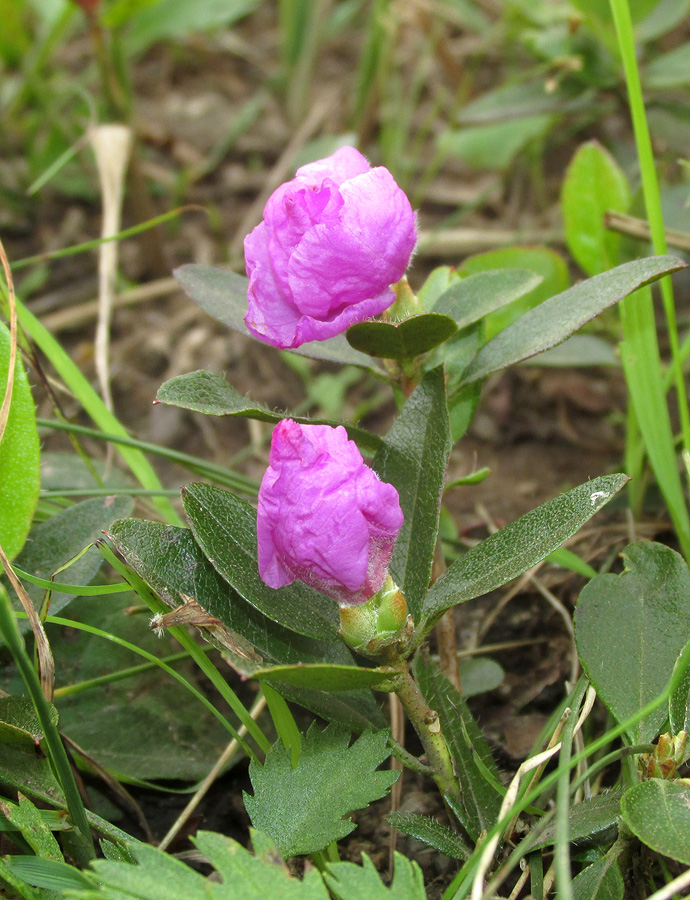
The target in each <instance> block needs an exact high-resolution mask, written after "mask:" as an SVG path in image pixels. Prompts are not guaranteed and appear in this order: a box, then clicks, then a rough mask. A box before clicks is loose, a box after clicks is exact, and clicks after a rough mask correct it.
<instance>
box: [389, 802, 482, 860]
mask: <svg viewBox="0 0 690 900" xmlns="http://www.w3.org/2000/svg"><path fill="white" fill-rule="evenodd" d="M387 819H388V824H389V825H392V826H393V827H394V828H397V829H398V831H402V833H403V834H407V835H409V836H410V837H413V838H416V839H417V840H418V841H423V842H424V843H425V844H428V845H429V846H430V847H433V848H434V850H438V852H439V853H443V854H445V855H446V856H450V858H451V859H462V860H466V859H467V858H468V857H469V855H470V850H469V847H468V846H467V844H465V843H464V842H463V841H462V840H460V838H459V837H458V835H457V834H456V833H455V832H454V831H453V830H452V829H450V828H449V827H448V826H447V825H441V823H440V822H437V821H436V819H431V818H430V817H429V816H422V815H419V813H405V812H392V813H389V814H388V816H387Z"/></svg>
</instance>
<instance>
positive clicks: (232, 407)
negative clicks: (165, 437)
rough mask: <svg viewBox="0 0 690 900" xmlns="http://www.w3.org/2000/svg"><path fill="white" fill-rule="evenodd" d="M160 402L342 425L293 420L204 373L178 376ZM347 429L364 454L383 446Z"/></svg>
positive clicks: (202, 410) (231, 413)
mask: <svg viewBox="0 0 690 900" xmlns="http://www.w3.org/2000/svg"><path fill="white" fill-rule="evenodd" d="M350 371H352V370H350ZM156 402H158V403H167V404H168V405H169V406H181V407H182V408H183V409H191V410H194V412H200V413H204V414H206V415H210V416H242V417H246V418H248V419H257V420H258V421H260V422H271V423H273V424H277V423H278V422H280V421H282V420H283V419H286V418H290V419H293V420H294V421H295V422H301V423H303V424H305V425H332V426H336V425H339V424H340V422H333V421H330V420H329V419H312V418H309V417H307V416H293V415H291V414H289V413H288V414H286V415H281V414H280V413H276V412H273V411H272V410H270V409H268V408H267V407H265V406H263V405H262V404H261V403H255V402H254V401H253V400H250V399H249V398H248V397H243V396H242V394H240V393H239V392H238V391H236V390H235V388H234V387H233V386H232V385H231V384H230V383H229V382H228V381H227V380H226V379H225V378H224V377H223V376H222V375H220V374H218V373H217V372H206V371H204V370H203V369H202V370H199V371H197V372H190V373H188V374H186V375H177V376H176V377H175V378H171V379H170V381H166V382H165V383H164V384H162V385H161V387H160V388H159V389H158V394H157V395H156ZM345 428H346V429H347V433H348V435H349V436H350V438H351V439H352V440H353V441H356V442H357V445H358V446H359V448H360V449H361V450H362V451H363V452H364V453H372V454H373V453H376V451H377V450H378V449H379V447H380V446H381V438H379V437H378V436H377V435H375V434H371V433H370V432H368V431H365V430H364V429H363V428H357V426H356V425H345Z"/></svg>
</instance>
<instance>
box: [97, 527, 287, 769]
mask: <svg viewBox="0 0 690 900" xmlns="http://www.w3.org/2000/svg"><path fill="white" fill-rule="evenodd" d="M97 546H98V549H99V550H100V551H101V553H102V554H103V556H104V557H105V558H106V559H107V560H108V562H109V563H110V565H111V566H112V567H113V568H114V569H115V571H116V572H118V573H119V574H120V575H121V576H122V577H123V578H124V579H125V580H126V581H128V582H129V583H130V585H131V586H132V588H133V589H134V590H135V591H136V592H137V594H138V595H139V596H140V597H141V599H142V600H143V601H144V603H146V605H147V606H148V608H149V609H150V610H151V612H153V613H163V612H165V611H166V610H167V607H166V606H165V604H164V603H163V602H162V600H159V599H158V597H156V595H155V594H154V593H153V592H152V591H151V590H150V589H149V586H148V585H147V584H146V583H145V582H144V581H143V580H142V579H141V578H139V576H138V575H137V574H136V572H134V571H133V570H132V569H130V568H129V566H127V565H126V564H125V563H123V562H122V560H121V559H120V558H119V557H118V556H116V555H115V553H114V552H113V551H112V549H111V548H110V547H109V546H108V544H107V543H106V542H105V541H100V542H99V543H98V545H97ZM166 630H167V631H168V633H169V634H170V635H171V636H172V637H174V638H175V639H176V640H177V641H178V643H180V644H181V645H182V646H183V647H184V649H185V650H186V651H187V652H188V653H189V655H190V656H191V658H192V659H193V660H194V662H195V663H196V664H197V666H198V667H199V668H200V669H201V671H202V672H203V673H204V675H206V677H207V678H208V679H209V681H210V682H211V684H212V685H213V686H214V687H215V688H216V690H217V691H218V693H219V694H220V695H221V697H222V698H223V699H224V700H225V702H226V703H227V704H228V706H229V707H230V709H231V710H232V711H233V712H234V713H235V715H236V716H237V718H238V719H239V720H240V722H241V723H242V724H243V725H244V726H245V728H246V729H247V732H248V733H249V734H250V735H251V736H252V738H254V740H255V741H256V743H257V745H258V746H259V747H260V749H261V750H262V751H263V752H264V753H266V752H268V748H269V747H270V746H271V744H270V741H269V740H268V738H267V737H266V735H265V734H264V733H263V731H262V730H261V729H260V728H259V726H258V725H257V723H256V722H255V721H254V719H252V717H251V714H250V712H249V710H248V709H247V708H246V706H245V705H244V704H243V703H242V701H241V700H240V698H239V697H238V696H237V694H236V693H235V692H234V691H233V689H232V688H231V687H230V685H229V684H228V683H227V681H226V680H225V679H224V678H223V676H222V675H221V674H220V672H219V671H218V669H217V668H216V667H215V666H214V664H213V663H212V662H211V660H210V659H209V658H208V657H207V656H206V654H205V653H204V652H203V650H202V649H201V647H199V645H198V644H197V643H196V641H195V640H194V638H193V637H192V636H191V635H190V634H189V632H188V631H187V630H186V629H185V628H182V627H181V626H179V625H175V626H173V627H171V628H168V629H166ZM251 755H252V756H253V757H256V754H255V753H252V754H251Z"/></svg>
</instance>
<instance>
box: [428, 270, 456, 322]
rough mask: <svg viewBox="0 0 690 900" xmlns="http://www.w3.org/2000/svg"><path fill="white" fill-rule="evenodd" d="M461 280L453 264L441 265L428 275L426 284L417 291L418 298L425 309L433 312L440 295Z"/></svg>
mask: <svg viewBox="0 0 690 900" xmlns="http://www.w3.org/2000/svg"><path fill="white" fill-rule="evenodd" d="M459 280H460V276H459V275H458V273H457V272H456V270H455V268H454V267H453V266H439V267H438V268H437V269H433V271H431V272H430V273H429V275H428V276H427V279H426V281H425V282H424V284H423V285H422V286H421V288H420V289H419V290H418V291H417V299H418V300H419V302H420V303H421V305H422V307H423V309H425V310H426V311H427V312H431V311H432V310H433V309H434V307H435V306H436V303H437V302H438V299H439V297H441V296H442V294H444V293H445V292H446V291H447V290H448V288H449V287H450V286H451V285H453V284H457V282H458V281H459Z"/></svg>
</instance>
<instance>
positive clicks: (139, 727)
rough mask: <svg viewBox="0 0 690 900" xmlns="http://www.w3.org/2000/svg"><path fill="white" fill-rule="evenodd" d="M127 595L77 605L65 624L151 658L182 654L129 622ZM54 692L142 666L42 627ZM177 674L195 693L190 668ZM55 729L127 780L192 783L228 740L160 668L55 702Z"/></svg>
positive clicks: (84, 637)
mask: <svg viewBox="0 0 690 900" xmlns="http://www.w3.org/2000/svg"><path fill="white" fill-rule="evenodd" d="M131 604H132V595H131V594H113V595H110V596H109V597H108V598H107V599H106V600H105V602H99V601H94V599H93V598H90V597H86V598H78V599H76V600H74V601H73V603H72V604H71V605H70V608H69V616H70V618H73V619H75V620H77V621H79V622H82V623H84V624H86V625H91V626H94V627H96V628H100V629H102V630H103V631H104V632H105V633H107V634H113V635H115V636H117V637H120V638H123V639H124V640H126V641H129V642H130V643H132V644H134V645H136V646H138V647H141V648H142V649H144V650H147V651H148V652H149V653H152V654H154V655H156V656H165V655H167V654H169V653H175V652H176V651H177V650H179V644H177V643H176V642H175V641H174V640H173V639H172V638H171V637H170V636H164V637H163V638H158V637H156V635H155V634H154V633H153V632H152V631H151V629H150V628H149V627H148V618H146V617H144V616H141V615H140V616H132V615H127V612H126V611H127V609H128V608H129V607H130V606H131ZM46 629H47V631H48V636H49V638H50V642H51V647H52V650H53V655H54V657H55V664H56V670H57V672H58V687H66V686H69V685H72V684H79V683H81V682H83V681H88V680H90V679H101V678H106V679H107V677H108V676H110V675H113V676H114V675H116V673H117V672H119V671H120V670H123V669H128V668H129V667H131V666H136V665H139V664H140V663H141V662H143V660H142V659H141V657H140V656H138V655H134V654H133V653H132V652H131V651H130V650H128V649H127V648H126V647H121V646H119V645H117V644H115V643H113V642H112V641H108V640H104V639H102V638H99V637H97V636H95V635H93V634H89V633H88V632H84V631H71V630H69V629H65V628H64V627H61V626H57V625H51V624H48V625H46ZM175 669H176V670H177V671H178V672H180V673H181V674H182V675H184V676H185V677H186V678H187V680H188V681H190V682H191V683H192V684H194V685H195V686H196V687H199V674H198V671H197V669H196V667H195V666H194V664H193V663H192V662H191V661H189V660H187V661H179V662H177V663H176V665H175ZM55 703H56V706H57V708H58V711H59V713H60V728H61V730H62V731H64V732H65V734H67V735H69V737H71V738H72V739H73V740H74V741H76V743H77V744H78V745H79V746H80V747H82V748H83V749H84V750H85V751H86V753H88V754H89V755H90V756H92V757H93V758H94V759H96V760H98V762H100V763H101V765H103V766H105V767H106V768H108V769H109V770H110V771H113V772H116V773H118V774H119V775H121V776H122V777H125V778H127V779H165V780H171V779H179V780H182V781H196V780H198V779H201V778H203V777H204V776H205V774H207V772H208V760H209V759H217V757H218V756H220V754H221V753H222V752H223V748H224V747H225V746H226V745H227V742H228V732H227V731H226V729H225V728H224V727H223V726H222V725H221V724H220V723H219V722H218V721H217V720H216V719H215V717H214V716H213V715H212V714H211V713H210V712H209V711H208V710H207V709H205V708H204V707H203V706H202V705H201V704H200V703H199V701H198V700H197V699H196V698H195V697H194V696H193V694H191V693H190V692H189V691H187V690H186V689H185V688H184V687H183V685H181V684H180V683H179V682H177V681H175V680H174V679H173V678H171V676H170V675H168V674H167V673H166V672H164V671H163V670H162V669H159V668H158V667H155V668H152V669H150V670H148V671H143V672H139V673H135V674H132V675H131V676H130V677H129V678H126V679H123V680H113V681H112V682H111V683H109V684H108V683H106V684H105V685H103V686H102V687H101V688H100V689H99V690H90V691H82V692H77V693H74V694H68V695H67V696H64V697H58V698H57V699H56V701H55Z"/></svg>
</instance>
